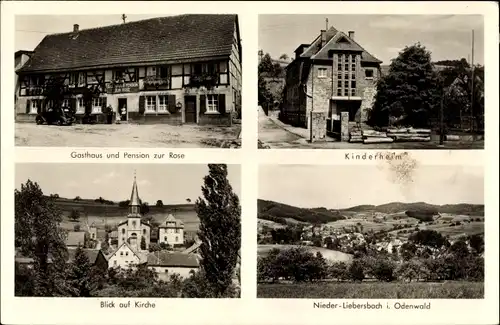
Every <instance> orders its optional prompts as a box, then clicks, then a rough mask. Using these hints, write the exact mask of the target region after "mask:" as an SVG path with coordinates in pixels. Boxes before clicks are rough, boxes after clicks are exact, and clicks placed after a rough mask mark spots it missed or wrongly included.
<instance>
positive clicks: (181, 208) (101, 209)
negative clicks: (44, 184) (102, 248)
mask: <svg viewBox="0 0 500 325" xmlns="http://www.w3.org/2000/svg"><path fill="white" fill-rule="evenodd" d="M55 204H56V206H57V207H58V208H59V209H60V210H61V211H62V213H63V221H62V223H61V227H62V228H63V229H66V230H73V227H74V226H75V225H76V224H80V227H82V229H84V227H85V226H86V222H88V224H89V225H90V224H92V223H94V225H95V226H96V227H97V228H98V229H104V226H105V225H106V224H107V225H109V226H111V227H113V226H115V225H117V224H118V223H120V222H122V221H124V220H126V219H127V214H128V207H120V206H118V204H117V203H115V204H113V205H107V204H102V203H98V202H94V201H93V200H89V199H81V200H78V201H75V200H73V199H67V198H58V199H56V201H55ZM73 209H74V210H78V211H79V212H80V220H79V222H74V221H72V220H70V219H69V215H70V214H71V211H72V210H73ZM149 209H150V211H149V213H148V214H147V216H152V217H153V219H154V220H156V221H157V222H159V223H163V222H164V221H165V218H166V217H167V215H168V214H169V213H171V214H173V215H174V217H175V218H176V219H179V220H181V221H182V222H184V230H185V231H196V230H198V226H199V220H198V216H197V215H196V212H195V210H194V205H192V204H182V205H165V206H163V207H156V206H150V208H149Z"/></svg>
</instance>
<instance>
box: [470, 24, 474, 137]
mask: <svg viewBox="0 0 500 325" xmlns="http://www.w3.org/2000/svg"><path fill="white" fill-rule="evenodd" d="M471 58H472V60H471V90H470V132H471V134H473V133H474V30H472V55H471Z"/></svg>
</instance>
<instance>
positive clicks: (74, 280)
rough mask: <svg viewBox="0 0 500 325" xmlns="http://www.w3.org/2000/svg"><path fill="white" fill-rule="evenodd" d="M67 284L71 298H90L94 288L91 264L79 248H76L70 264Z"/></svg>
mask: <svg viewBox="0 0 500 325" xmlns="http://www.w3.org/2000/svg"><path fill="white" fill-rule="evenodd" d="M68 282H69V285H70V288H71V293H72V296H73V297H91V291H92V290H93V288H94V286H93V281H92V264H91V263H90V261H89V258H88V257H87V255H86V254H85V252H84V251H83V249H82V248H81V247H80V246H78V247H77V248H76V252H75V259H74V260H73V261H72V262H71V265H70V271H69V275H68Z"/></svg>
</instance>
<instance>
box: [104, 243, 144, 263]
mask: <svg viewBox="0 0 500 325" xmlns="http://www.w3.org/2000/svg"><path fill="white" fill-rule="evenodd" d="M122 246H125V247H127V248H128V249H129V250H130V251H131V252H132V253H134V255H135V256H136V257H137V258H138V259H139V260H140V259H141V256H140V255H139V252H137V251H135V250H134V249H133V248H132V247H130V245H129V244H128V243H127V242H126V241H124V242H123V243H122V244H121V245H120V246H118V247H117V248H116V249H115V251H114V252H112V253H111V254H109V255H108V256H106V259H107V260H109V259H110V258H111V257H113V256H114V255H116V254H117V253H118V251H119V250H120V248H122Z"/></svg>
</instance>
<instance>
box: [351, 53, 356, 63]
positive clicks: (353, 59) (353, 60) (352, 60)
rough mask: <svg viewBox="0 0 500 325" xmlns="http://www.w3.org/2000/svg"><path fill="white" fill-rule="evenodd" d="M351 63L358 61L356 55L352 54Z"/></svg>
mask: <svg viewBox="0 0 500 325" xmlns="http://www.w3.org/2000/svg"><path fill="white" fill-rule="evenodd" d="M351 63H352V64H355V63H356V55H351Z"/></svg>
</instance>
